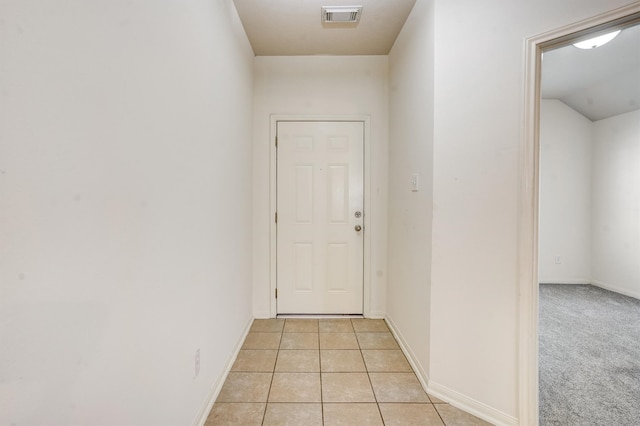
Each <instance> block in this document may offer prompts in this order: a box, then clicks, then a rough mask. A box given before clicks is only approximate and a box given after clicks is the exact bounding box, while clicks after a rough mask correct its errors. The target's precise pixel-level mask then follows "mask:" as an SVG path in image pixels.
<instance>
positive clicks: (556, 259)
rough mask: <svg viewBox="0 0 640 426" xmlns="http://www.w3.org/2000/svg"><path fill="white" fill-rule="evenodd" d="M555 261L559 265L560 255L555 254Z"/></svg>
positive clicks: (560, 261)
mask: <svg viewBox="0 0 640 426" xmlns="http://www.w3.org/2000/svg"><path fill="white" fill-rule="evenodd" d="M555 261H556V265H559V264H561V263H562V259H560V256H556V257H555Z"/></svg>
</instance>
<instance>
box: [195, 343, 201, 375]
mask: <svg viewBox="0 0 640 426" xmlns="http://www.w3.org/2000/svg"><path fill="white" fill-rule="evenodd" d="M195 370H196V375H195V376H194V378H196V377H198V374H200V348H198V349H197V350H196V356H195Z"/></svg>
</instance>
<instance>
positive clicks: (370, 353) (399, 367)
mask: <svg viewBox="0 0 640 426" xmlns="http://www.w3.org/2000/svg"><path fill="white" fill-rule="evenodd" d="M362 356H363V357H364V362H365V364H366V365H367V371H376V372H402V371H413V370H412V369H411V366H410V365H409V362H407V359H406V358H405V357H404V354H403V353H402V351H399V350H380V349H369V350H363V351H362Z"/></svg>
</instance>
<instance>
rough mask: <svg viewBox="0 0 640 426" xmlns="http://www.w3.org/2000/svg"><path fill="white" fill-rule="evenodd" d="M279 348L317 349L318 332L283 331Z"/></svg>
mask: <svg viewBox="0 0 640 426" xmlns="http://www.w3.org/2000/svg"><path fill="white" fill-rule="evenodd" d="M280 349H318V334H317V333H284V334H283V335H282V342H280Z"/></svg>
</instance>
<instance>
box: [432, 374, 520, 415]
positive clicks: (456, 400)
mask: <svg viewBox="0 0 640 426" xmlns="http://www.w3.org/2000/svg"><path fill="white" fill-rule="evenodd" d="M429 393H430V394H431V395H433V396H435V397H436V398H439V399H441V400H443V401H445V402H448V403H449V404H451V405H453V406H454V407H456V408H459V409H461V410H463V411H466V412H467V413H470V414H473V415H474V416H476V417H479V418H481V419H483V420H486V421H487V422H489V423H491V424H494V425H496V426H517V425H518V419H516V418H515V417H513V416H510V415H508V414H506V413H503V412H502V411H500V410H496V409H495V408H493V407H490V406H488V405H487V404H485V403H482V402H480V401H476V400H475V399H473V398H469V397H468V396H466V395H463V394H461V393H460V392H457V391H454V390H453V389H449V388H448V387H446V386H443V385H441V384H439V383H436V382H434V381H433V380H431V381H430V382H429Z"/></svg>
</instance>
